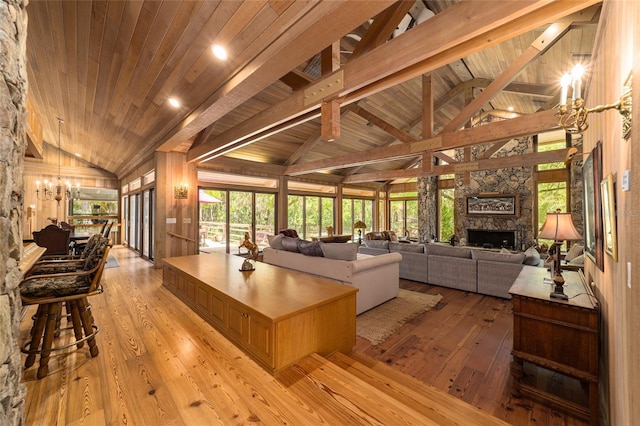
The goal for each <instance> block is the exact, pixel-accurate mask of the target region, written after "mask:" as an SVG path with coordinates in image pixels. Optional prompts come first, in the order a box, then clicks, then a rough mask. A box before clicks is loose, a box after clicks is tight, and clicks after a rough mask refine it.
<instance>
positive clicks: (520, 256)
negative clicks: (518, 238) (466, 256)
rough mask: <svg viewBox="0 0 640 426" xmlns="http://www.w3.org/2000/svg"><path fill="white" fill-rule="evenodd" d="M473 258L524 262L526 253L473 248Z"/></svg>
mask: <svg viewBox="0 0 640 426" xmlns="http://www.w3.org/2000/svg"><path fill="white" fill-rule="evenodd" d="M471 258H472V259H475V260H491V261H493V262H505V263H522V262H523V261H524V258H525V255H524V253H513V254H511V253H510V254H505V253H496V252H493V251H486V250H473V251H472V252H471Z"/></svg>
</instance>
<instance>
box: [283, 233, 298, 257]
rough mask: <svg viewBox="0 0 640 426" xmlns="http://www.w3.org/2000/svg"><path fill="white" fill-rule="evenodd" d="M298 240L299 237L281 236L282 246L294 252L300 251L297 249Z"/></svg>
mask: <svg viewBox="0 0 640 426" xmlns="http://www.w3.org/2000/svg"><path fill="white" fill-rule="evenodd" d="M298 240H299V238H292V237H283V238H282V248H283V249H284V250H286V251H292V252H294V253H300V250H299V249H298Z"/></svg>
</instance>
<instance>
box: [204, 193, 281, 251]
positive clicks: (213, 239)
mask: <svg viewBox="0 0 640 426" xmlns="http://www.w3.org/2000/svg"><path fill="white" fill-rule="evenodd" d="M198 198H199V204H200V209H199V221H200V222H199V225H200V236H199V242H200V251H203V252H208V251H226V252H227V253H237V252H238V247H239V246H240V244H241V243H242V241H243V240H244V237H245V234H246V233H247V232H248V233H249V239H250V240H251V241H254V242H255V243H256V244H257V245H258V248H260V249H262V248H264V247H266V246H267V245H268V240H267V235H273V234H274V232H275V226H276V195H275V194H273V193H264V192H253V191H231V190H216V189H200V191H199V192H198Z"/></svg>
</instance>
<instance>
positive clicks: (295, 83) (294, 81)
mask: <svg viewBox="0 0 640 426" xmlns="http://www.w3.org/2000/svg"><path fill="white" fill-rule="evenodd" d="M280 81H282V82H283V83H284V84H286V85H287V86H289V87H291V88H292V89H293V90H300V89H302V88H303V87H306V86H308V85H309V84H311V83H312V82H313V78H311V76H309V75H308V74H305V73H304V72H300V71H298V70H291V71H289V72H288V73H286V74H285V75H284V76H282V77H281V78H280Z"/></svg>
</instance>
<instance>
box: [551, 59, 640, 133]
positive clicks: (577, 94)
mask: <svg viewBox="0 0 640 426" xmlns="http://www.w3.org/2000/svg"><path fill="white" fill-rule="evenodd" d="M583 74H584V67H583V66H582V65H581V64H577V65H576V66H575V67H573V70H571V73H570V74H565V75H563V76H562V79H561V80H560V86H561V92H560V105H559V106H558V113H559V115H560V120H559V121H558V124H560V126H562V127H563V128H564V130H565V132H567V133H572V134H573V133H582V132H584V131H585V130H587V128H588V127H589V124H588V123H587V117H588V115H589V113H591V112H602V111H606V110H608V109H617V110H618V111H619V112H620V114H621V115H622V121H623V123H622V135H623V137H624V138H625V139H627V138H628V137H629V135H630V134H631V74H629V77H628V78H627V81H626V82H625V85H624V87H623V88H622V95H620V99H619V100H618V102H616V103H613V104H606V105H598V106H596V107H593V108H585V106H584V99H583V98H582V75H583ZM569 85H571V86H572V92H573V93H572V96H571V108H570V109H569V108H568V107H567V95H568V92H569Z"/></svg>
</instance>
